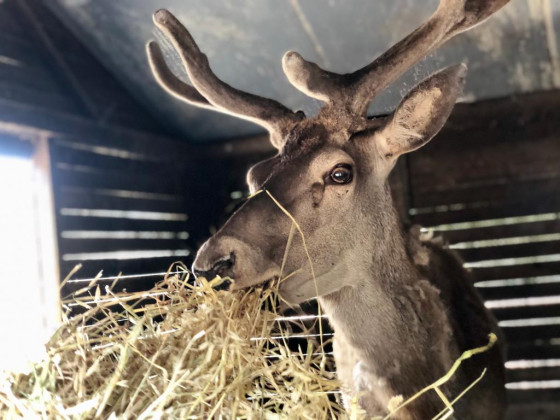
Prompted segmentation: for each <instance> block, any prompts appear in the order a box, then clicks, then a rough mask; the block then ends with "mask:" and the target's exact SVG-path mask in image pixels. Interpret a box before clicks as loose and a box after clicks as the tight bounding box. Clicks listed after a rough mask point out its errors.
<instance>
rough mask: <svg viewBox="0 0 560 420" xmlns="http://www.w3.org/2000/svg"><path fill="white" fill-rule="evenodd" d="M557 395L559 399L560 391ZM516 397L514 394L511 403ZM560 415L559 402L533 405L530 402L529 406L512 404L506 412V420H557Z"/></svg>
mask: <svg viewBox="0 0 560 420" xmlns="http://www.w3.org/2000/svg"><path fill="white" fill-rule="evenodd" d="M557 394H558V395H557V397H559V396H560V391H559V392H557ZM515 397H516V396H515V394H512V395H511V397H510V401H511V400H513V401H515V400H514V398H515ZM558 413H560V403H558V402H544V403H533V402H532V401H530V402H528V403H527V404H511V403H510V404H509V406H508V409H507V412H506V417H505V420H525V419H539V420H557V419H558Z"/></svg>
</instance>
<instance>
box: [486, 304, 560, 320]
mask: <svg viewBox="0 0 560 420" xmlns="http://www.w3.org/2000/svg"><path fill="white" fill-rule="evenodd" d="M492 313H493V314H494V316H495V317H496V318H498V319H499V320H500V321H502V320H506V319H529V318H547V317H560V303H558V304H554V305H539V306H536V305H535V306H518V307H513V308H493V309H492Z"/></svg>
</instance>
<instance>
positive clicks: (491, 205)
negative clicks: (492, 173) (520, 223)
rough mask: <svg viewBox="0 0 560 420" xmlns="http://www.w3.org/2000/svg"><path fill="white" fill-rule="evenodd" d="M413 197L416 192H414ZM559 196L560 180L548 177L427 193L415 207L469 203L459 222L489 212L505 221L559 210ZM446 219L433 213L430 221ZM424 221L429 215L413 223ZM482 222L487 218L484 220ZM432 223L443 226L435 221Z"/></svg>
mask: <svg viewBox="0 0 560 420" xmlns="http://www.w3.org/2000/svg"><path fill="white" fill-rule="evenodd" d="M416 193H417V191H415V194H416ZM558 196H560V177H551V178H543V179H536V180H528V181H519V182H504V183H499V184H495V185H488V186H481V187H477V186H473V187H468V188H452V189H445V190H440V191H431V192H426V193H422V194H421V195H418V196H417V197H415V199H414V206H415V207H417V208H426V207H431V206H441V205H451V204H455V205H456V204H458V203H460V204H463V205H467V206H468V205H469V203H473V204H471V209H468V210H465V211H464V213H465V215H467V216H466V217H463V218H462V220H470V219H471V217H472V216H468V214H469V212H472V213H473V214H474V215H478V214H483V215H484V214H486V213H487V212H488V210H490V212H494V213H497V215H496V217H504V215H518V214H524V213H525V214H530V213H543V212H545V211H549V209H554V208H555V209H560V202H559V200H560V199H558ZM473 206H474V207H473ZM519 207H521V208H519ZM496 209H498V210H500V209H501V210H502V211H501V212H496ZM520 211H522V212H520ZM490 212H489V213H490ZM451 213H454V212H451ZM456 214H460V213H456ZM445 216H446V213H443V212H442V213H432V215H431V218H435V219H443V218H445ZM427 217H428V215H423V216H422V217H420V215H418V221H416V220H415V222H416V223H426V222H425V221H424V220H423V219H424V218H427ZM484 218H490V217H488V216H484ZM432 223H434V222H432ZM435 223H445V222H443V221H438V222H435Z"/></svg>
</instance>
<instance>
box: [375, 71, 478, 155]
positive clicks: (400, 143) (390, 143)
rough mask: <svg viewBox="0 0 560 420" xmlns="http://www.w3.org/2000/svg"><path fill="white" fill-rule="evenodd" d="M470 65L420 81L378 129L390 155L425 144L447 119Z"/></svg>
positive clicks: (382, 147) (384, 150)
mask: <svg viewBox="0 0 560 420" xmlns="http://www.w3.org/2000/svg"><path fill="white" fill-rule="evenodd" d="M466 73H467V67H466V66H465V65H464V64H460V65H458V66H452V67H447V68H445V69H443V70H441V71H439V72H437V73H436V74H434V75H432V76H430V77H429V78H427V79H426V80H424V81H422V82H421V83H420V84H418V85H417V86H416V87H415V88H414V89H413V90H412V91H411V92H410V93H409V94H408V95H406V96H405V97H404V99H403V100H402V101H401V103H400V104H399V106H398V108H397V109H396V110H395V112H394V113H393V115H391V117H390V118H389V119H388V121H387V123H386V124H385V126H384V127H383V128H382V129H381V130H380V131H378V133H377V136H376V137H377V139H376V143H377V146H378V148H379V150H380V151H381V152H382V154H383V155H384V156H385V157H387V158H396V157H398V156H399V155H402V154H403V153H408V152H412V151H413V150H416V149H418V148H419V147H422V146H423V145H425V144H426V143H428V142H429V141H430V140H431V139H432V137H434V136H435V135H436V134H437V133H438V132H439V130H440V129H441V128H442V127H443V125H444V124H445V121H447V118H448V117H449V114H450V113H451V110H452V109H453V106H454V105H455V102H456V100H457V98H458V97H459V95H460V94H461V92H462V91H463V85H464V81H465V76H466Z"/></svg>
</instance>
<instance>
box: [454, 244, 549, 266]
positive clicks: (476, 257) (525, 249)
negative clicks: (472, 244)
mask: <svg viewBox="0 0 560 420" xmlns="http://www.w3.org/2000/svg"><path fill="white" fill-rule="evenodd" d="M456 251H457V252H458V253H459V255H460V256H461V258H462V259H463V260H464V261H470V262H473V261H482V260H493V259H500V258H518V257H529V256H537V255H548V254H557V253H560V241H549V242H533V243H529V244H520V245H505V246H494V247H483V248H471V249H457V250H456Z"/></svg>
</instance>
